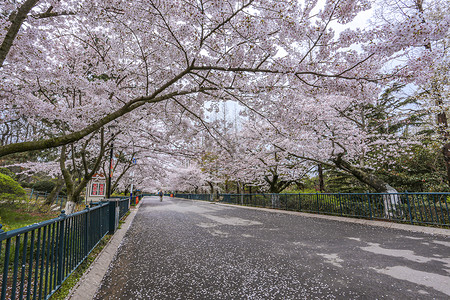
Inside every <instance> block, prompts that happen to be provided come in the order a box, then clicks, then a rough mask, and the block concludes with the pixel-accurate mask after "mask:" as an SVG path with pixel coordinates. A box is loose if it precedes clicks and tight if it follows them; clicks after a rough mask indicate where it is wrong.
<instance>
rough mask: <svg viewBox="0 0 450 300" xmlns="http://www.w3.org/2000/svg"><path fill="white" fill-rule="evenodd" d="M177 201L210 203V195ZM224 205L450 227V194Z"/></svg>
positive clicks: (241, 197) (289, 197) (293, 197)
mask: <svg viewBox="0 0 450 300" xmlns="http://www.w3.org/2000/svg"><path fill="white" fill-rule="evenodd" d="M175 196H176V197H179V198H185V199H195V200H205V201H209V200H210V198H211V197H210V195H209V194H197V195H196V194H176V195H175ZM219 199H220V201H221V202H225V203H231V204H239V205H246V206H256V207H269V208H276V209H283V210H292V211H303V212H312V213H318V214H329V215H338V216H346V217H357V218H365V219H376V220H389V221H394V222H401V223H410V224H413V225H438V226H450V193H407V192H405V193H395V194H393V193H360V194H350V193H333V194H331V193H315V194H220V195H219Z"/></svg>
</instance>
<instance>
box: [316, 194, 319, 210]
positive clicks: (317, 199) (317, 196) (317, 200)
mask: <svg viewBox="0 0 450 300" xmlns="http://www.w3.org/2000/svg"><path fill="white" fill-rule="evenodd" d="M316 202H317V213H318V214H320V209H319V193H318V192H316Z"/></svg>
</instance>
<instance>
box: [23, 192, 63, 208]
mask: <svg viewBox="0 0 450 300" xmlns="http://www.w3.org/2000/svg"><path fill="white" fill-rule="evenodd" d="M48 196H49V193H47V192H40V191H35V190H34V189H31V190H30V192H28V193H27V195H26V197H27V198H28V200H29V201H30V202H32V201H33V200H34V201H35V203H37V202H38V201H39V199H41V200H42V199H43V200H46V199H47V197H48ZM66 201H67V196H64V195H60V194H58V195H57V196H56V198H55V200H54V201H53V202H52V205H59V207H60V208H61V209H62V208H63V207H64V205H65V204H66Z"/></svg>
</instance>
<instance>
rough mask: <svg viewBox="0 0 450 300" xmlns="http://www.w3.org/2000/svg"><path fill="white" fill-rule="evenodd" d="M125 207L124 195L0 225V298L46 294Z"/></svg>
mask: <svg viewBox="0 0 450 300" xmlns="http://www.w3.org/2000/svg"><path fill="white" fill-rule="evenodd" d="M128 209H129V198H126V199H122V200H119V201H110V202H99V203H96V204H95V206H92V207H88V206H87V207H86V209H84V210H83V211H80V212H76V213H74V214H71V215H66V214H64V211H62V213H61V215H60V216H59V217H58V218H55V219H52V220H48V221H44V222H41V223H37V224H33V225H29V226H26V227H23V228H19V229H15V230H11V231H7V232H3V230H1V225H0V270H1V271H2V274H3V275H2V278H1V281H0V286H1V291H0V299H1V300H4V299H16V298H18V299H24V298H26V299H47V298H48V297H50V296H51V295H52V294H53V293H54V292H55V291H56V290H57V289H58V288H59V287H60V286H61V284H62V283H63V282H64V280H66V279H67V277H68V276H69V275H70V274H71V273H72V272H73V271H74V270H75V269H76V268H77V267H78V266H79V265H80V264H81V263H82V262H83V261H84V260H85V259H86V258H87V256H88V255H89V253H91V251H92V250H93V249H94V248H95V246H96V245H97V244H98V243H99V242H100V240H101V239H102V238H103V237H104V236H105V235H106V234H108V233H112V232H114V231H115V229H116V228H117V225H118V219H117V217H116V216H118V217H119V219H120V218H122V217H123V216H124V215H125V213H126V212H127V211H128Z"/></svg>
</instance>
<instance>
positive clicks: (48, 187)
mask: <svg viewBox="0 0 450 300" xmlns="http://www.w3.org/2000/svg"><path fill="white" fill-rule="evenodd" d="M55 185H56V183H54V182H53V181H50V180H41V181H38V182H36V183H35V184H33V186H32V188H33V189H34V190H35V191H39V192H46V193H51V192H52V190H53V188H54V187H55Z"/></svg>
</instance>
